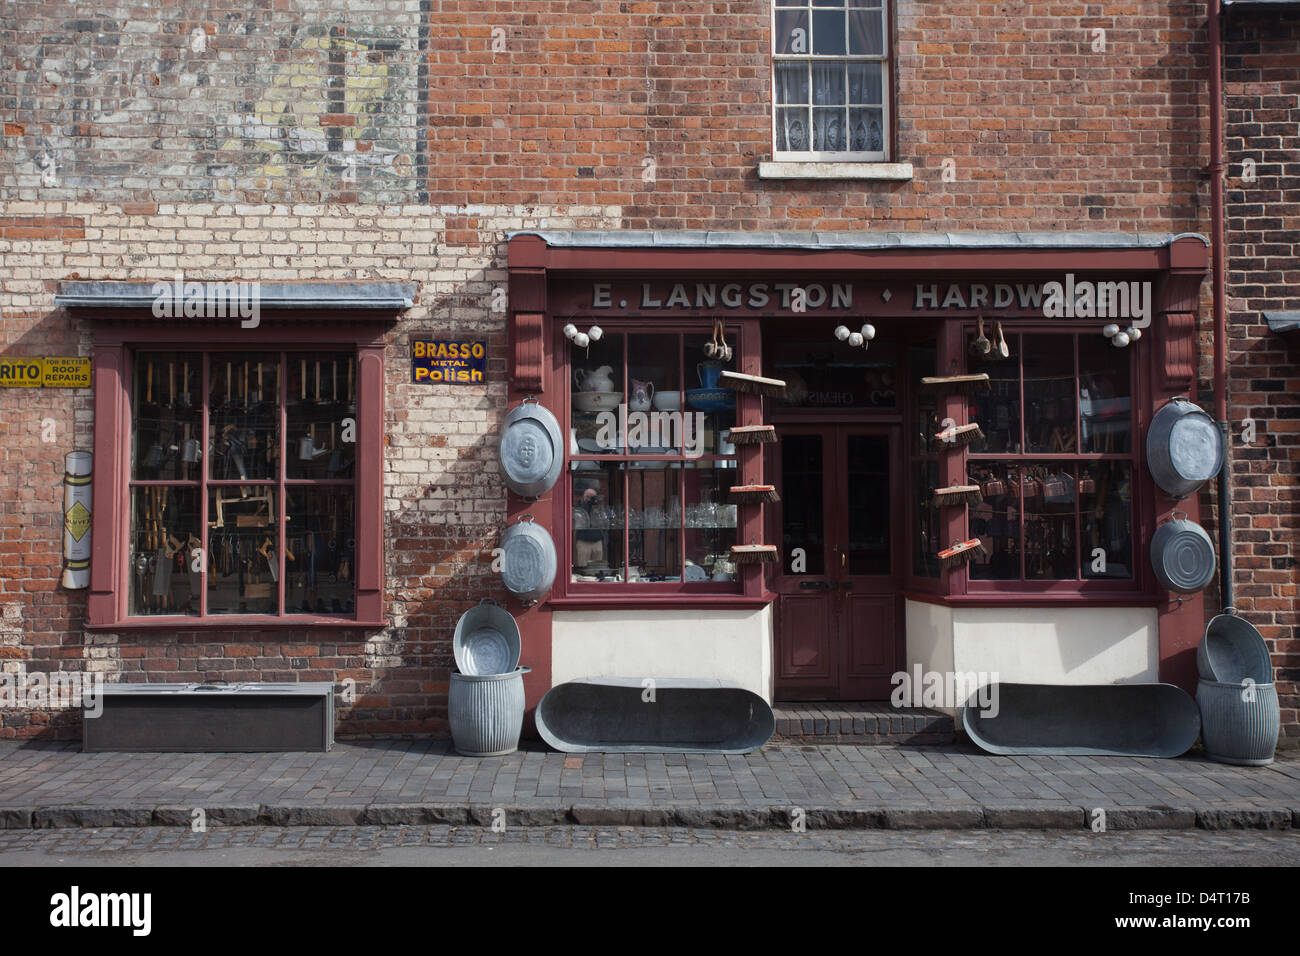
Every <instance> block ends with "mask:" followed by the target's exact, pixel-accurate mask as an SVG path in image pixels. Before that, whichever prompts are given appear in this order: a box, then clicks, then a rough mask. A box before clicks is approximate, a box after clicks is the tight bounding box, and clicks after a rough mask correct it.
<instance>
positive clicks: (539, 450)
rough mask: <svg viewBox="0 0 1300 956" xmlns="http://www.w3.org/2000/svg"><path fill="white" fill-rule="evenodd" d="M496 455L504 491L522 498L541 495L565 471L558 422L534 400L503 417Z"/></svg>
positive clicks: (526, 400) (517, 406) (525, 400)
mask: <svg viewBox="0 0 1300 956" xmlns="http://www.w3.org/2000/svg"><path fill="white" fill-rule="evenodd" d="M499 452H500V455H501V473H502V477H503V480H504V481H505V484H506V487H507V488H509V489H510V490H511V491H513V492H514V493H515V494H517V495H519V496H521V497H524V498H536V497H538V496H540V495H543V494H545V493H546V492H547V491H549V490H550V489H551V486H553V485H554V484H555V482H556V481H557V480H558V479H559V477H560V471H561V470H562V469H563V468H564V444H563V441H562V439H561V437H560V423H559V422H558V421H556V419H555V416H554V415H552V414H551V413H550V412H549V411H548V410H547V409H545V408H542V406H541V405H539V404H537V401H536V399H524V401H523V402H521V403H520V404H519V405H516V406H515V407H514V408H512V409H511V410H510V411H509V412H508V413H507V414H506V417H505V422H504V424H503V427H502V429H501V442H500V445H499Z"/></svg>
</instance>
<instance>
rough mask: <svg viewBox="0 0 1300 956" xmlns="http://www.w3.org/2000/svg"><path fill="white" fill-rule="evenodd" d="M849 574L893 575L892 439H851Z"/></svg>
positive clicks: (859, 437)
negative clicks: (890, 553)
mask: <svg viewBox="0 0 1300 956" xmlns="http://www.w3.org/2000/svg"><path fill="white" fill-rule="evenodd" d="M848 449H849V455H848V459H849V460H848V493H849V500H848V512H849V562H848V564H849V573H850V574H889V573H890V570H891V568H890V561H889V509H890V507H891V505H890V494H889V439H887V438H884V437H881V436H876V435H849V436H848Z"/></svg>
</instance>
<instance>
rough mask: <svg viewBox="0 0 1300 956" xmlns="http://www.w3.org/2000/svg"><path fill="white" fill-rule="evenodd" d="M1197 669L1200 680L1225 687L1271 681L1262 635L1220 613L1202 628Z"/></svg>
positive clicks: (1254, 629) (1230, 615)
mask: <svg viewBox="0 0 1300 956" xmlns="http://www.w3.org/2000/svg"><path fill="white" fill-rule="evenodd" d="M1196 670H1197V672H1198V674H1199V675H1200V677H1201V679H1203V680H1208V681H1221V682H1223V683H1225V684H1240V683H1242V682H1244V681H1245V680H1246V679H1247V678H1249V679H1250V680H1253V681H1254V682H1255V683H1256V684H1269V683H1272V681H1273V662H1272V661H1271V660H1270V659H1269V654H1268V645H1267V644H1266V643H1264V636H1263V635H1262V634H1260V633H1259V631H1258V630H1256V628H1255V625H1253V624H1251V623H1250V622H1249V621H1246V620H1243V619H1242V618H1239V617H1237V616H1236V615H1235V614H1219V615H1217V616H1215V618H1214V619H1213V620H1212V621H1210V623H1209V624H1207V625H1206V626H1205V636H1204V637H1203V638H1202V639H1201V643H1200V644H1199V645H1198V646H1197V648H1196Z"/></svg>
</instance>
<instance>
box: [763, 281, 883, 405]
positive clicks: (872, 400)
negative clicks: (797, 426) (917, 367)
mask: <svg viewBox="0 0 1300 956" xmlns="http://www.w3.org/2000/svg"><path fill="white" fill-rule="evenodd" d="M809 289H810V290H812V291H810V300H809V304H821V302H823V301H824V297H825V296H826V295H828V294H829V293H828V292H827V291H826V288H824V287H823V286H819V285H818V286H810V287H809ZM766 367H769V368H771V369H773V373H772V374H775V375H776V376H777V377H778V378H782V379H784V380H785V382H786V389H785V394H784V395H783V396H782V397H781V398H778V399H777V400H776V401H777V403H778V404H779V405H780V406H781V407H783V408H893V407H895V405H896V404H897V403H898V390H897V387H896V384H895V375H896V370H895V367H894V358H893V356H892V354H890V353H888V352H887V351H885V350H883V349H882V350H881V351H878V352H872V351H867V352H863V351H862V350H861V349H855V348H853V347H852V346H850V345H847V344H845V343H843V342H837V341H836V340H835V338H834V337H833V336H831V335H829V334H827V335H824V336H818V337H816V338H807V339H785V340H782V341H778V342H775V343H773V344H772V345H771V347H770V348H769V350H768V362H767V365H766Z"/></svg>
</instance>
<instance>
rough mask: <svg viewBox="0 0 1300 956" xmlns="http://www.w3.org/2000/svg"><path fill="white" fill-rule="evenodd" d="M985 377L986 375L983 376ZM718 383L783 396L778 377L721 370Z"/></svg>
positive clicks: (783, 392)
mask: <svg viewBox="0 0 1300 956" xmlns="http://www.w3.org/2000/svg"><path fill="white" fill-rule="evenodd" d="M984 377H985V378H986V379H987V378H988V376H987V375H986V376H984ZM718 384H719V385H721V386H722V387H723V388H730V389H733V390H735V391H737V392H748V393H749V394H751V395H771V396H774V397H777V398H782V397H784V396H785V382H784V381H782V380H781V379H779V378H764V377H763V376H762V375H745V374H744V373H742V372H731V371H727V372H723V373H722V374H721V375H719V376H718Z"/></svg>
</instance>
